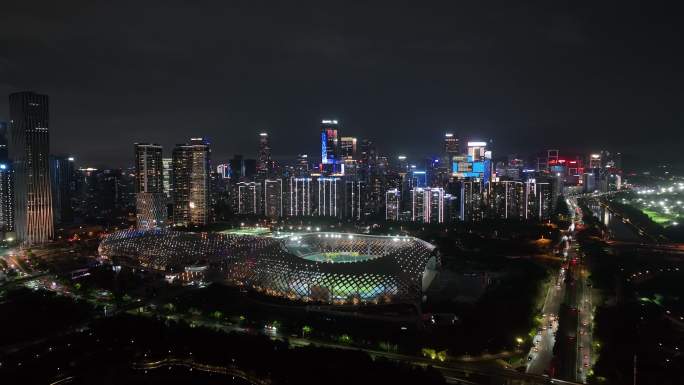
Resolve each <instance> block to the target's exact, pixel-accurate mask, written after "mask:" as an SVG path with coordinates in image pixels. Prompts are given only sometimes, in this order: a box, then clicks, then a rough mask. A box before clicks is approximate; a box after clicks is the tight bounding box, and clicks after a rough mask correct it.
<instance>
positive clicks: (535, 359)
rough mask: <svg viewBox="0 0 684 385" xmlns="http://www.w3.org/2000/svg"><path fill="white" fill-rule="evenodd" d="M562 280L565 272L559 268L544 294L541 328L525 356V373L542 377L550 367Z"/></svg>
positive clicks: (562, 288)
mask: <svg viewBox="0 0 684 385" xmlns="http://www.w3.org/2000/svg"><path fill="white" fill-rule="evenodd" d="M564 279H565V271H564V269H562V268H561V269H560V271H559V272H558V275H557V276H556V277H555V279H554V281H553V282H552V284H551V285H550V287H549V290H548V291H547V293H546V299H545V300H544V306H543V308H542V312H543V314H542V317H543V320H542V325H543V326H541V330H539V331H538V333H537V335H536V336H535V337H534V339H533V343H532V347H531V348H530V352H529V354H528V355H527V357H528V363H527V369H526V372H527V373H530V374H537V375H542V374H545V373H548V369H549V367H550V366H551V360H552V359H553V347H554V345H555V344H556V331H557V330H558V318H557V317H558V310H559V309H560V304H561V302H562V301H563V295H564V292H565V288H564V285H563V280H564ZM530 357H531V360H530V359H529V358H530Z"/></svg>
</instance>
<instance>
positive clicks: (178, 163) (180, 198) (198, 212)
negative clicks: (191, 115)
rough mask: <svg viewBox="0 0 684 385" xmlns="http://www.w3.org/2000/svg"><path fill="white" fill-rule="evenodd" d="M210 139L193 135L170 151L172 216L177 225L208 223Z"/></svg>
mask: <svg viewBox="0 0 684 385" xmlns="http://www.w3.org/2000/svg"><path fill="white" fill-rule="evenodd" d="M210 154H211V150H210V148H209V142H207V141H206V140H204V139H203V138H192V139H191V140H190V143H189V144H179V145H176V148H174V150H173V173H172V175H173V186H172V188H173V219H174V222H175V223H176V224H179V225H206V224H208V223H209V202H210V196H209V195H210V194H209V186H210V178H209V174H210V171H211V170H210V167H209V165H210Z"/></svg>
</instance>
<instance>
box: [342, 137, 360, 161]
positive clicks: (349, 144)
mask: <svg viewBox="0 0 684 385" xmlns="http://www.w3.org/2000/svg"><path fill="white" fill-rule="evenodd" d="M340 143H341V145H340V147H341V151H342V153H341V155H342V159H343V160H348V159H356V138H354V137H351V136H343V137H342V139H340Z"/></svg>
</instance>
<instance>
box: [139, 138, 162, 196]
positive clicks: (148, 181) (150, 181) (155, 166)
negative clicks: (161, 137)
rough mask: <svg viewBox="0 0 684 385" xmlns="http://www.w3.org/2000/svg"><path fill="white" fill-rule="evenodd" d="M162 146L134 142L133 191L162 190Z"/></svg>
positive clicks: (156, 191)
mask: <svg viewBox="0 0 684 385" xmlns="http://www.w3.org/2000/svg"><path fill="white" fill-rule="evenodd" d="M162 170H163V164H162V146H160V145H158V144H149V143H136V144H135V192H136V193H139V192H149V193H161V192H164V178H163V171H162Z"/></svg>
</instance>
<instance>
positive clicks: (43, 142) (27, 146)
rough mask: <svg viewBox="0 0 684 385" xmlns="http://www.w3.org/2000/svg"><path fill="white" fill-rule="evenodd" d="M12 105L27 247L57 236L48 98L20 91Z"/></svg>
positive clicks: (20, 222)
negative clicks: (50, 155) (55, 234)
mask: <svg viewBox="0 0 684 385" xmlns="http://www.w3.org/2000/svg"><path fill="white" fill-rule="evenodd" d="M9 104H10V141H9V157H10V159H12V162H13V168H14V176H15V182H14V188H15V194H14V201H15V206H14V207H15V224H16V226H15V227H16V231H17V238H18V239H19V240H21V241H22V242H23V243H25V244H40V243H45V242H47V241H48V240H50V239H51V238H52V237H53V236H54V224H53V214H52V193H51V186H50V159H49V154H50V133H49V116H48V97H47V95H39V94H36V93H33V92H18V93H14V94H11V95H10V97H9Z"/></svg>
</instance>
